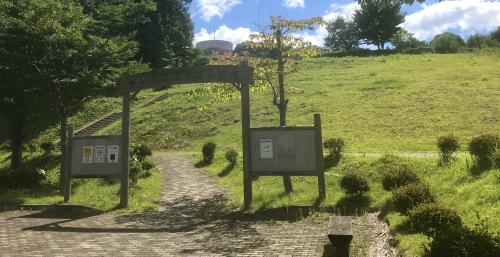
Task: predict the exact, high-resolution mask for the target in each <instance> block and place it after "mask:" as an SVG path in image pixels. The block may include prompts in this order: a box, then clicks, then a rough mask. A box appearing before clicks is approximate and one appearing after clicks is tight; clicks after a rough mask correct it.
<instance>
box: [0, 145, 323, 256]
mask: <svg viewBox="0 0 500 257" xmlns="http://www.w3.org/2000/svg"><path fill="white" fill-rule="evenodd" d="M155 159H156V161H157V162H158V163H159V164H160V168H161V170H162V171H163V172H164V174H165V183H164V192H165V195H164V197H163V198H162V199H161V201H160V203H159V204H160V209H159V210H158V211H156V212H146V213H141V214H126V215H118V214H114V213H108V214H103V215H95V216H91V215H75V214H74V213H73V214H67V213H54V212H50V211H45V212H40V211H38V212H36V211H9V212H0V255H1V256H86V257H88V256H322V255H323V249H324V245H325V244H326V243H328V240H327V238H326V224H327V219H326V218H315V219H307V218H306V219H302V220H299V221H289V220H284V219H280V216H279V215H277V216H274V220H272V219H271V218H269V217H270V215H252V214H245V213H242V212H239V211H237V210H229V209H228V208H227V207H226V205H225V202H226V199H225V197H224V193H223V192H222V191H221V190H220V189H218V188H217V187H215V181H214V180H213V179H212V178H211V177H210V176H207V175H205V174H202V173H200V172H199V171H197V170H196V168H194V167H193V165H192V162H191V161H190V160H189V158H187V157H186V156H181V155H171V154H162V155H159V156H156V157H155ZM271 216H272V215H271Z"/></svg>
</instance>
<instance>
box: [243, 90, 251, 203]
mask: <svg viewBox="0 0 500 257" xmlns="http://www.w3.org/2000/svg"><path fill="white" fill-rule="evenodd" d="M241 135H242V138H243V191H244V208H245V210H247V209H249V208H250V205H251V204H252V174H251V168H250V92H249V85H248V84H246V83H243V84H241Z"/></svg>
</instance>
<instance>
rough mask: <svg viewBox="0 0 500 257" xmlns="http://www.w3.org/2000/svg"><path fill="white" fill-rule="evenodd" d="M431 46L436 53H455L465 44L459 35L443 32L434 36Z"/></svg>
mask: <svg viewBox="0 0 500 257" xmlns="http://www.w3.org/2000/svg"><path fill="white" fill-rule="evenodd" d="M431 46H432V47H433V48H434V51H436V53H441V54H447V53H456V52H458V51H459V50H460V49H461V48H463V47H464V46H465V42H464V40H463V39H462V38H461V37H460V36H458V35H455V34H453V33H451V32H445V33H441V34H438V35H436V36H434V38H433V39H432V41H431Z"/></svg>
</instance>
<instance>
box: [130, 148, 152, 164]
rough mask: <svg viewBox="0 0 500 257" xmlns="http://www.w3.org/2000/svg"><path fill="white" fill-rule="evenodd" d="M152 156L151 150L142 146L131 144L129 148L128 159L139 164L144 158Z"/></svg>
mask: <svg viewBox="0 0 500 257" xmlns="http://www.w3.org/2000/svg"><path fill="white" fill-rule="evenodd" d="M152 154H153V152H152V151H151V148H150V147H149V146H147V145H144V144H133V145H132V146H131V147H130V158H131V159H133V160H137V161H139V162H143V161H144V160H145V159H146V157H148V156H151V155H152Z"/></svg>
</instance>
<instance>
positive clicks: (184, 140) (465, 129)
mask: <svg viewBox="0 0 500 257" xmlns="http://www.w3.org/2000/svg"><path fill="white" fill-rule="evenodd" d="M499 63H500V50H498V49H497V50H488V51H482V52H474V53H461V54H451V55H439V54H428V55H391V56H381V57H364V58H361V57H344V58H317V59H312V60H307V61H302V62H299V63H298V67H299V74H298V75H296V76H294V77H292V78H291V79H289V80H288V81H289V82H287V83H289V85H290V87H289V88H290V89H289V91H288V96H289V98H290V103H289V112H288V124H289V125H304V124H312V123H313V114H314V113H320V114H321V115H322V121H323V134H324V137H325V138H328V137H342V138H344V139H345V140H346V142H347V151H349V152H401V151H404V152H425V151H431V152H434V151H436V148H435V141H436V138H437V137H438V136H439V135H442V134H448V133H453V134H455V135H456V136H457V137H458V138H459V139H460V143H462V145H465V144H466V142H468V141H469V140H470V139H471V138H472V137H473V136H475V135H478V134H482V133H488V132H489V133H498V131H500V115H498V113H500V104H499V103H500V75H499V73H498V68H497V67H498V64H499ZM174 90H178V91H183V90H184V91H185V92H190V94H184V95H178V96H176V97H174V98H173V99H167V100H165V101H162V102H160V103H158V104H155V105H153V106H151V107H148V108H145V109H141V110H139V111H137V112H134V113H133V114H132V134H131V135H132V140H133V141H137V142H148V143H149V144H151V145H152V146H153V147H154V148H158V149H180V148H183V149H190V150H193V149H198V148H199V146H200V145H202V144H203V143H204V142H206V141H208V140H211V141H214V142H218V143H220V144H223V145H224V146H227V147H239V145H240V142H241V127H240V126H241V123H240V100H239V95H238V93H237V92H236V91H235V89H233V88H232V87H231V86H214V85H180V86H176V87H174ZM251 114H252V119H251V122H252V126H253V127H259V126H276V125H277V124H278V113H277V109H276V107H274V106H273V105H272V104H271V92H270V90H269V88H265V87H257V88H254V89H253V90H252V93H251ZM119 128H120V126H119V122H117V123H116V124H115V125H114V126H112V127H110V128H108V129H107V130H106V131H103V132H102V133H109V132H118V131H119Z"/></svg>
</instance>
